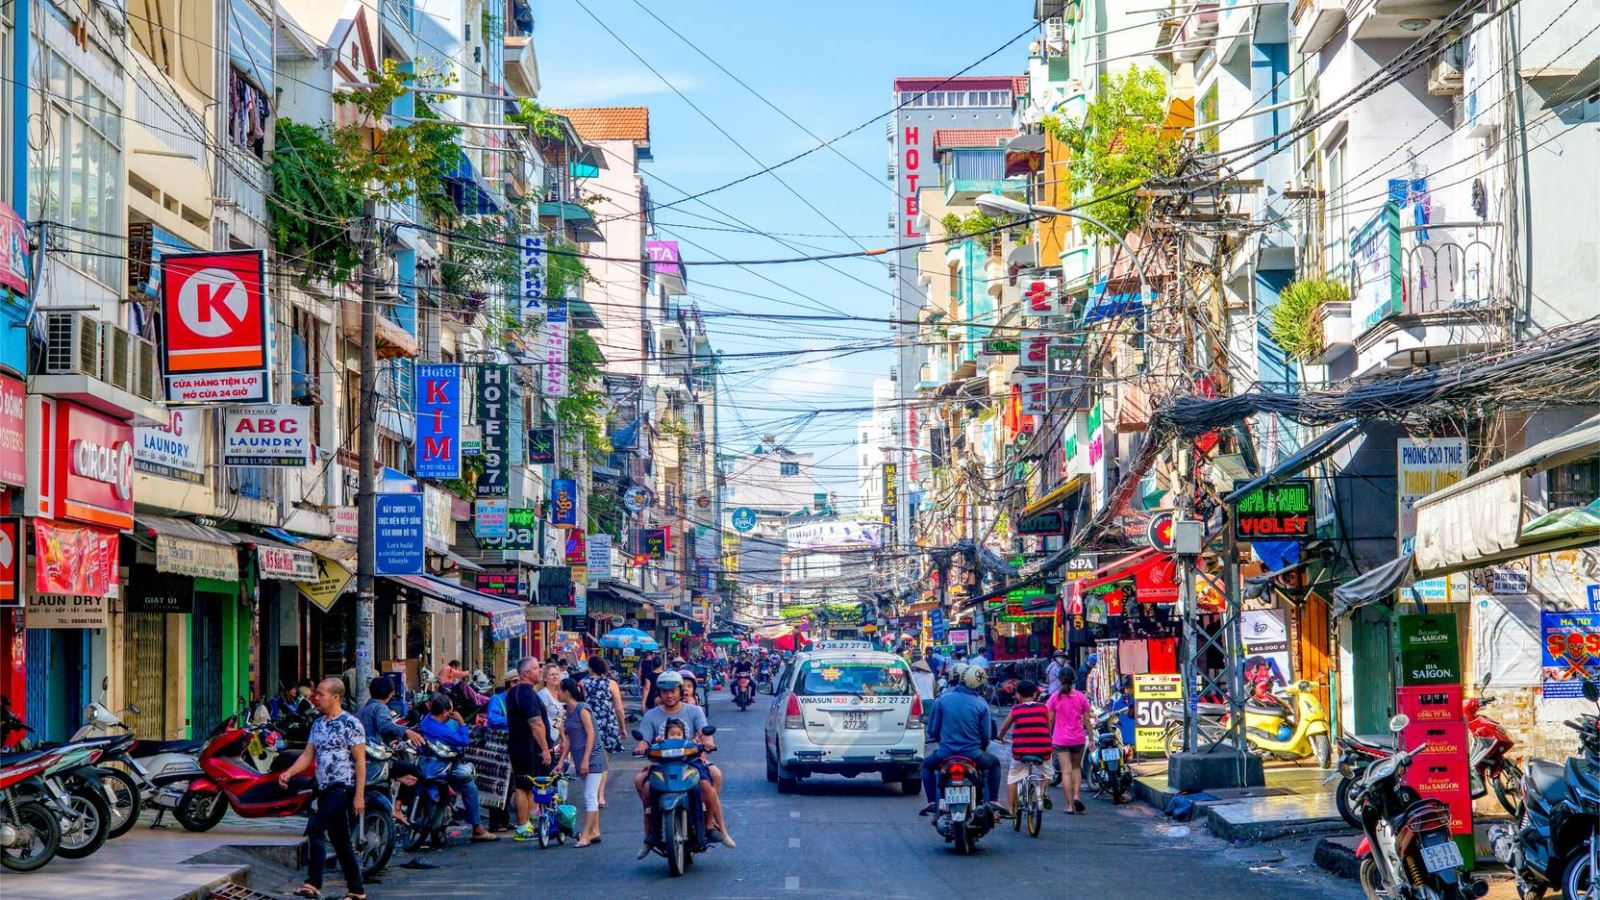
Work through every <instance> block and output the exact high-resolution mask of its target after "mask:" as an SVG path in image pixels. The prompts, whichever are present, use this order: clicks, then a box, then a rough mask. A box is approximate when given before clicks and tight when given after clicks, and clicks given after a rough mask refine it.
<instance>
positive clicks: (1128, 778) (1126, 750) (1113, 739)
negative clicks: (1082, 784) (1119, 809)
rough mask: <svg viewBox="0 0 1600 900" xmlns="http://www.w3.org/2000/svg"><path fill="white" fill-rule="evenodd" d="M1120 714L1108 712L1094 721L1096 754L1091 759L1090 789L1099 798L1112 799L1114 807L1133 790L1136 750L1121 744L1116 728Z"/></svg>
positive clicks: (1119, 733)
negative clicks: (1107, 797)
mask: <svg viewBox="0 0 1600 900" xmlns="http://www.w3.org/2000/svg"><path fill="white" fill-rule="evenodd" d="M1118 715H1119V712H1118V711H1117V710H1111V709H1108V710H1105V711H1103V712H1101V713H1100V714H1099V715H1097V716H1096V717H1095V725H1094V732H1095V738H1094V752H1093V753H1092V754H1091V755H1090V758H1089V772H1088V780H1089V788H1090V789H1091V790H1093V791H1094V792H1095V794H1097V795H1105V794H1110V795H1111V802H1112V803H1114V804H1115V803H1121V802H1122V798H1123V797H1126V796H1127V795H1128V792H1129V791H1130V790H1132V789H1133V769H1132V767H1131V765H1130V764H1131V763H1132V761H1133V748H1131V747H1129V746H1127V745H1126V744H1124V743H1122V729H1121V728H1118V727H1117V717H1118Z"/></svg>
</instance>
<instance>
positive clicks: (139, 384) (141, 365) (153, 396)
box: [133, 341, 162, 402]
mask: <svg viewBox="0 0 1600 900" xmlns="http://www.w3.org/2000/svg"><path fill="white" fill-rule="evenodd" d="M134 346H135V348H136V352H135V359H136V360H137V363H138V364H137V365H136V366H135V367H134V369H135V377H134V382H133V392H134V393H135V394H138V395H139V396H140V397H142V398H144V399H146V400H149V401H152V402H154V401H155V400H157V399H158V398H159V397H161V396H162V391H161V356H160V354H158V353H156V345H155V344H154V343H151V342H150V341H137V342H136V343H135V345H134Z"/></svg>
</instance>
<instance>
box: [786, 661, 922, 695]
mask: <svg viewBox="0 0 1600 900" xmlns="http://www.w3.org/2000/svg"><path fill="white" fill-rule="evenodd" d="M910 676H911V671H910V670H909V669H907V668H906V664H905V663H903V662H900V661H899V660H895V661H893V662H890V661H884V662H877V661H874V660H851V659H812V660H807V661H806V662H805V664H804V665H802V666H801V667H800V676H799V679H798V681H797V682H796V683H795V693H797V694H799V695H801V696H802V697H829V696H857V695H864V696H868V697H909V696H911V690H912V685H911V677H910Z"/></svg>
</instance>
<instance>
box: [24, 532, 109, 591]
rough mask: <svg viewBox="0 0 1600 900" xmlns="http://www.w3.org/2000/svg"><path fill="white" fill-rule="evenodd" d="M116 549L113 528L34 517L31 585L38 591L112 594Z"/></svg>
mask: <svg viewBox="0 0 1600 900" xmlns="http://www.w3.org/2000/svg"><path fill="white" fill-rule="evenodd" d="M118 550H119V547H118V538H117V533H116V532H114V531H108V530H105V529H100V528H95V527H92V526H89V525H71V524H68V523H66V522H51V521H49V520H46V519H34V520H33V552H34V584H33V589H34V590H35V591H36V592H38V593H40V594H67V595H78V594H81V595H84V596H89V597H114V596H116V593H117V585H118V584H119V579H118V577H117V566H118V564H119V557H118Z"/></svg>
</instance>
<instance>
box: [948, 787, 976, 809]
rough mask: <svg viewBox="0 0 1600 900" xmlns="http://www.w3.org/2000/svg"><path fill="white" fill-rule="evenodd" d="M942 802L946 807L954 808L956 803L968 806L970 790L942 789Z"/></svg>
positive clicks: (970, 795) (970, 800)
mask: <svg viewBox="0 0 1600 900" xmlns="http://www.w3.org/2000/svg"><path fill="white" fill-rule="evenodd" d="M944 802H945V805H946V806H954V805H956V804H958V803H961V804H969V803H971V802H972V788H970V787H947V788H945V789H944Z"/></svg>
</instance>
